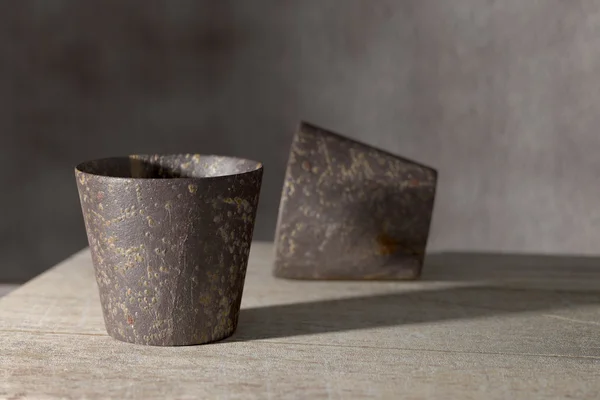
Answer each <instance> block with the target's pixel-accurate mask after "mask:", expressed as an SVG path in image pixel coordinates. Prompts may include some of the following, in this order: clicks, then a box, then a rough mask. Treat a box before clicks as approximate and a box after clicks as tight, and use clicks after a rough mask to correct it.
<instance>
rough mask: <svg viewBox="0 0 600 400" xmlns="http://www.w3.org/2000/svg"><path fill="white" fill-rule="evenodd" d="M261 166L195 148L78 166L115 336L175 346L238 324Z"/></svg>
mask: <svg viewBox="0 0 600 400" xmlns="http://www.w3.org/2000/svg"><path fill="white" fill-rule="evenodd" d="M262 173H263V168H262V165H261V164H260V163H258V162H255V161H251V160H245V159H239V158H233V157H223V156H208V155H207V156H204V155H198V154H195V155H192V154H176V155H136V156H129V157H116V158H106V159H100V160H94V161H88V162H84V163H82V164H80V165H78V166H77V167H76V169H75V175H76V178H77V187H78V190H79V197H80V201H81V206H82V211H83V217H84V221H85V226H86V231H87V236H88V241H89V245H90V248H91V253H92V261H93V264H94V269H95V273H96V280H97V283H98V288H99V291H100V301H101V304H102V311H103V314H104V321H105V324H106V329H107V331H108V333H109V335H110V336H112V337H113V338H115V339H118V340H122V341H125V342H131V343H139V344H146V345H156V346H175V345H191V344H202V343H209V342H212V341H216V340H219V339H223V338H225V337H227V336H229V335H231V334H232V333H233V332H234V331H235V329H236V326H237V321H238V316H239V310H240V302H241V299H242V291H243V286H244V279H245V275H246V267H247V263H248V255H249V252H250V245H251V243H252V232H253V229H254V219H255V216H256V209H257V205H258V200H259V194H260V187H261V182H262Z"/></svg>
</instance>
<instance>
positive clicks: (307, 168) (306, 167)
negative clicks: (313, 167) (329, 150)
mask: <svg viewBox="0 0 600 400" xmlns="http://www.w3.org/2000/svg"><path fill="white" fill-rule="evenodd" d="M302 169H303V170H305V171H310V163H309V162H308V161H304V162H303V163H302Z"/></svg>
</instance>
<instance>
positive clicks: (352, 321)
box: [230, 253, 600, 341]
mask: <svg viewBox="0 0 600 400" xmlns="http://www.w3.org/2000/svg"><path fill="white" fill-rule="evenodd" d="M574 279H575V280H581V281H582V282H588V281H590V280H595V281H596V282H599V283H600V259H597V258H587V257H549V256H534V255H526V256H517V255H497V254H467V253H438V254H433V255H431V256H429V257H428V260H427V262H426V266H425V270H424V275H423V281H462V282H465V281H466V283H462V284H461V285H462V286H461V287H450V288H449V287H445V288H425V289H423V290H420V289H412V290H411V288H410V286H411V285H414V284H415V283H414V282H405V283H401V285H402V289H403V291H402V292H398V293H386V294H380V295H371V296H357V297H351V298H345V299H335V300H321V301H311V302H305V303H296V304H285V305H274V306H266V307H256V308H250V309H243V310H242V312H241V314H240V322H239V326H238V330H237V332H236V334H235V335H234V336H233V337H232V338H231V339H230V340H233V341H246V340H254V339H268V338H281V337H289V336H298V335H310V334H318V333H330V332H344V331H350V330H356V329H368V328H376V327H390V326H397V325H406V324H421V323H430V322H436V321H449V320H463V319H472V318H479V317H492V316H497V315H505V314H513V313H527V312H535V311H551V310H557V309H568V308H574V307H578V306H585V305H594V304H600V290H596V289H595V288H592V290H579V289H577V290H562V289H560V285H561V282H563V281H564V280H570V281H571V283H573V280H574ZM541 280H544V281H545V282H546V283H548V282H550V283H552V284H551V285H550V286H549V287H548V288H546V287H544V288H539V287H535V285H538V284H539V283H540V281H541ZM502 282H517V283H519V286H518V287H514V286H513V287H510V286H507V285H506V284H504V285H503V284H502ZM495 283H498V284H495ZM528 285H530V287H528ZM421 287H422V286H421ZM597 287H598V286H597Z"/></svg>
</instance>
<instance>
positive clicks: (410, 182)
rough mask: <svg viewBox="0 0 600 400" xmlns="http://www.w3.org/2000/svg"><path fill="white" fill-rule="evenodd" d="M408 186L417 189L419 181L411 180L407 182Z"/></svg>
mask: <svg viewBox="0 0 600 400" xmlns="http://www.w3.org/2000/svg"><path fill="white" fill-rule="evenodd" d="M408 185H409V186H412V187H417V186H419V181H418V180H417V179H411V180H410V181H409V182H408Z"/></svg>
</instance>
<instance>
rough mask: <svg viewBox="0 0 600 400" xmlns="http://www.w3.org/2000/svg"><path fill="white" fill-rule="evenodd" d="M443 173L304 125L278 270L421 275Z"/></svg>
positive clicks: (300, 275) (286, 194) (306, 275)
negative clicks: (438, 181)
mask: <svg viewBox="0 0 600 400" xmlns="http://www.w3.org/2000/svg"><path fill="white" fill-rule="evenodd" d="M436 181H437V172H436V171H435V170H434V169H432V168H429V167H426V166H423V165H421V164H418V163H416V162H413V161H409V160H406V159H404V158H401V157H398V156H395V155H393V154H389V153H387V152H385V151H382V150H378V149H375V148H373V147H370V146H367V145H365V144H362V143H358V142H356V141H354V140H350V139H348V138H345V137H343V136H340V135H338V134H335V133H332V132H329V131H327V130H325V129H322V128H319V127H316V126H313V125H310V124H307V123H302V124H301V125H300V128H299V130H298V132H297V133H296V135H295V137H294V139H293V143H292V148H291V152H290V157H289V162H288V167H287V172H286V177H285V184H284V188H283V194H282V200H281V205H280V210H279V219H278V223H277V231H276V234H275V236H276V237H275V247H276V249H275V252H276V253H275V269H274V274H275V275H276V276H278V277H282V278H295V279H365V280H366V279H382V280H384V279H398V280H401V279H416V278H418V277H419V276H420V273H421V268H422V265H423V258H424V255H425V247H426V244H427V237H428V234H429V226H430V221H431V215H432V211H433V205H434V197H435V189H436Z"/></svg>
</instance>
